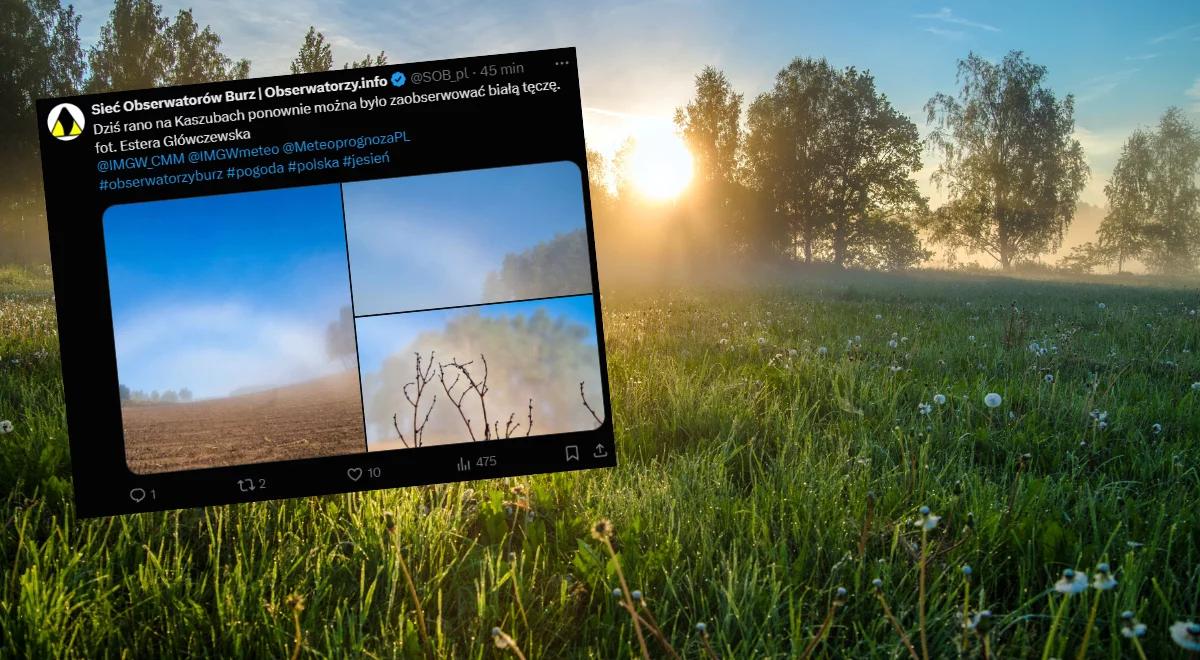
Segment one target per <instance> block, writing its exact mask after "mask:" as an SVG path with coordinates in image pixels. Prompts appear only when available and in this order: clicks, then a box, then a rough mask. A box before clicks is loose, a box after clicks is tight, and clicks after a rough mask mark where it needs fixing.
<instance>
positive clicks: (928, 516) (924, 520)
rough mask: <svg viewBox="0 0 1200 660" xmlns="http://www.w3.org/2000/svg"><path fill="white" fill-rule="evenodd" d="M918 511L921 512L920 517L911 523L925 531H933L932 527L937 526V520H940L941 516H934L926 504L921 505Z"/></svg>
mask: <svg viewBox="0 0 1200 660" xmlns="http://www.w3.org/2000/svg"><path fill="white" fill-rule="evenodd" d="M919 513H920V514H921V517H920V518H917V521H916V522H915V523H913V524H914V525H916V526H917V527H920V528H921V529H922V530H924V531H926V532H929V531H933V529H934V528H935V527H937V526H938V522H940V521H941V519H942V517H941V516H935V515H933V514H932V513H930V511H929V507H927V506H923V507H921V508H920V510H919Z"/></svg>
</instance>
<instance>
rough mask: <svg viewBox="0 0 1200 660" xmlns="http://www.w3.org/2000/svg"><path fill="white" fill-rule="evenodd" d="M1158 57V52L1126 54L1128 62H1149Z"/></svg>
mask: <svg viewBox="0 0 1200 660" xmlns="http://www.w3.org/2000/svg"><path fill="white" fill-rule="evenodd" d="M1156 57H1158V53H1142V54H1140V55H1126V56H1125V61H1126V62H1147V61H1149V60H1152V59H1155V58H1156Z"/></svg>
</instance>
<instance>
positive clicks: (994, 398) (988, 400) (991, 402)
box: [983, 392, 1004, 408]
mask: <svg viewBox="0 0 1200 660" xmlns="http://www.w3.org/2000/svg"><path fill="white" fill-rule="evenodd" d="M1003 402H1004V399H1003V398H1001V396H1000V395H999V394H997V393H995V392H988V393H987V394H986V395H985V396H984V397H983V404H984V405H985V406H987V407H988V408H999V407H1000V404H1001V403H1003Z"/></svg>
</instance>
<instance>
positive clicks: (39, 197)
mask: <svg viewBox="0 0 1200 660" xmlns="http://www.w3.org/2000/svg"><path fill="white" fill-rule="evenodd" d="M0 25H2V26H4V29H3V30H0V171H2V172H4V179H3V181H2V182H0V262H16V261H40V260H44V259H45V255H46V254H47V253H48V250H49V248H48V246H47V243H46V220H45V211H44V209H43V193H42V170H41V167H39V165H38V139H37V138H38V131H37V127H38V121H37V119H36V118H35V116H34V115H35V113H34V101H35V100H36V99H38V98H43V97H50V96H65V95H69V94H74V93H75V92H76V91H77V90H78V89H79V85H80V84H81V82H82V80H83V50H82V48H81V47H80V45H79V16H78V15H76V14H75V11H74V9H72V8H71V7H70V6H68V7H65V8H64V7H63V6H62V5H61V4H59V2H58V0H26V1H20V0H3V1H0Z"/></svg>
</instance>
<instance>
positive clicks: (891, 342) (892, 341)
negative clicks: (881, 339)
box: [888, 339, 899, 348]
mask: <svg viewBox="0 0 1200 660" xmlns="http://www.w3.org/2000/svg"><path fill="white" fill-rule="evenodd" d="M897 346H899V344H897V343H896V340H895V339H889V340H888V348H896V347H897Z"/></svg>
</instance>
